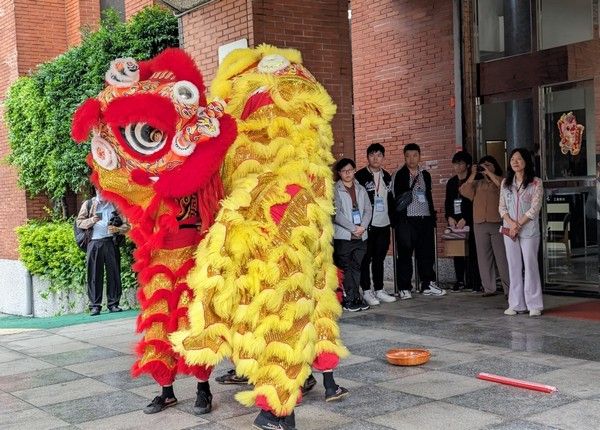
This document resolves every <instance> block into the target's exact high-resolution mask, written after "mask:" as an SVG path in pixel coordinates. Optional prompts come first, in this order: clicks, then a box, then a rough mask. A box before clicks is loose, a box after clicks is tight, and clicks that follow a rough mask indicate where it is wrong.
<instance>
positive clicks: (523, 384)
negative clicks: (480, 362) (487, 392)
mask: <svg viewBox="0 0 600 430" xmlns="http://www.w3.org/2000/svg"><path fill="white" fill-rule="evenodd" d="M477 378H478V379H483V380H485V381H491V382H498V383H500V384H505V385H512V386H513V387H518V388H526V389H528V390H535V391H542V392H544V393H554V392H555V391H558V390H557V389H556V387H553V386H551V385H544V384H538V383H537V382H529V381H523V380H521V379H513V378H507V377H506V376H498V375H492V374H491V373H479V374H478V375H477Z"/></svg>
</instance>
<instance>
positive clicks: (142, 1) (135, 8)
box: [125, 0, 157, 20]
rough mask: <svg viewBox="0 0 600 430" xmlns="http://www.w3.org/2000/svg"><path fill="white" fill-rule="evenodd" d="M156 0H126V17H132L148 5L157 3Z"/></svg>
mask: <svg viewBox="0 0 600 430" xmlns="http://www.w3.org/2000/svg"><path fill="white" fill-rule="evenodd" d="M155 3H157V2H155V1H154V0H125V19H127V20H128V19H129V18H131V17H132V16H133V15H135V14H136V13H138V12H139V11H140V10H142V9H143V8H145V7H146V6H151V5H153V4H155Z"/></svg>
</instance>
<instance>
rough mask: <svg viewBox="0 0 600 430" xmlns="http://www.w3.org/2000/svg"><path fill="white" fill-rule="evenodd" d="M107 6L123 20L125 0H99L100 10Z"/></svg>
mask: <svg viewBox="0 0 600 430" xmlns="http://www.w3.org/2000/svg"><path fill="white" fill-rule="evenodd" d="M109 8H110V9H114V10H116V11H117V12H118V13H119V16H120V17H121V19H122V20H123V21H125V0H100V11H105V10H106V9H109Z"/></svg>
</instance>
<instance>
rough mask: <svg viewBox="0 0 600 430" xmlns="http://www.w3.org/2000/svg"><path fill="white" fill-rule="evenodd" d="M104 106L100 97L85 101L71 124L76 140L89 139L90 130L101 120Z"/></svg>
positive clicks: (72, 133) (73, 136)
mask: <svg viewBox="0 0 600 430" xmlns="http://www.w3.org/2000/svg"><path fill="white" fill-rule="evenodd" d="M101 115H102V108H101V106H100V101H99V100H98V99H93V98H92V99H87V100H86V101H84V102H83V104H82V105H81V106H79V108H77V111H75V115H73V123H72V124H71V137H72V138H73V140H74V141H75V142H78V143H81V142H83V141H85V140H87V138H88V136H89V135H90V131H91V130H92V129H93V128H94V126H95V125H96V124H98V123H99V122H100V116H101Z"/></svg>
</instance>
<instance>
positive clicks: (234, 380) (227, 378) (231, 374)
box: [215, 369, 248, 385]
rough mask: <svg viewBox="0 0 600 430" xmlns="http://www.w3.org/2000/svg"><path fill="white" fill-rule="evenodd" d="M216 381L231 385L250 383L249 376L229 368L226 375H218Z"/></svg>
mask: <svg viewBox="0 0 600 430" xmlns="http://www.w3.org/2000/svg"><path fill="white" fill-rule="evenodd" d="M215 381H217V382H218V383H219V384H225V385H229V384H236V385H247V384H248V378H246V377H244V376H238V375H236V373H235V369H231V370H229V371H228V372H227V373H226V374H224V375H221V376H217V377H216V378H215Z"/></svg>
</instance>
